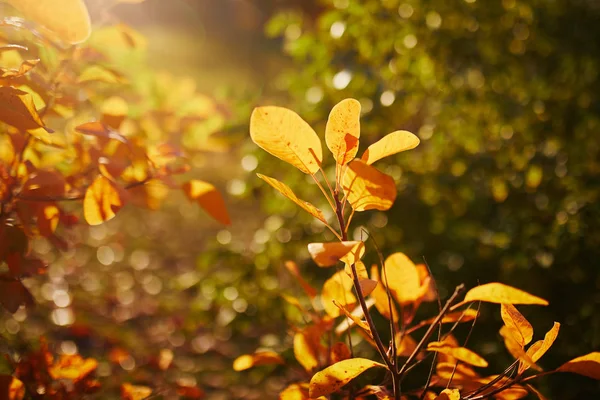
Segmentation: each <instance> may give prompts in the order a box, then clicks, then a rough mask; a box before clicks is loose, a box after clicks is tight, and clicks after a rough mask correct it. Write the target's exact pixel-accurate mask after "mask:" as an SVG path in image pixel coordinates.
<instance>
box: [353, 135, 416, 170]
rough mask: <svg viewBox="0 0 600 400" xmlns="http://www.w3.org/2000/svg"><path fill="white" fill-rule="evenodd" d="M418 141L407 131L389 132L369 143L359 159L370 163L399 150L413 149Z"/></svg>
mask: <svg viewBox="0 0 600 400" xmlns="http://www.w3.org/2000/svg"><path fill="white" fill-rule="evenodd" d="M419 143H420V140H419V138H418V137H416V136H415V135H413V134H412V133H410V132H408V131H395V132H392V133H389V134H387V135H385V136H384V137H382V138H381V139H379V140H378V141H377V142H375V143H373V144H372V145H370V146H369V147H368V148H367V150H365V152H364V153H363V155H362V157H361V160H363V161H364V162H365V163H367V164H369V165H371V164H373V163H374V162H375V161H378V160H381V159H382V158H384V157H387V156H391V155H392V154H396V153H400V152H401V151H405V150H410V149H414V148H415V147H417V146H418V145H419Z"/></svg>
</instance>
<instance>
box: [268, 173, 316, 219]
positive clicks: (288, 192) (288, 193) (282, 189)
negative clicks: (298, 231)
mask: <svg viewBox="0 0 600 400" xmlns="http://www.w3.org/2000/svg"><path fill="white" fill-rule="evenodd" d="M256 175H257V176H258V177H259V178H260V179H262V180H263V181H265V182H267V183H268V184H269V185H271V186H273V187H274V188H275V189H276V190H277V191H278V192H279V193H281V194H282V195H284V196H285V197H287V198H288V199H290V200H291V201H293V202H294V203H296V204H297V205H299V206H300V207H301V208H302V209H303V210H304V211H306V212H308V213H309V214H310V215H312V216H313V217H315V218H317V219H318V220H319V221H321V222H323V223H324V224H327V220H326V219H325V216H324V215H323V212H322V211H321V210H319V209H318V208H317V207H315V206H314V205H312V204H311V203H309V202H307V201H304V200H300V199H299V198H298V197H297V196H296V194H295V193H294V192H293V191H292V189H290V187H289V186H288V185H286V184H285V183H283V182H280V181H278V180H277V179H275V178H270V177H268V176H266V175H262V174H256Z"/></svg>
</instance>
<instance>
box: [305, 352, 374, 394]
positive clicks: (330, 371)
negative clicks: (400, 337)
mask: <svg viewBox="0 0 600 400" xmlns="http://www.w3.org/2000/svg"><path fill="white" fill-rule="evenodd" d="M373 367H383V368H385V365H383V364H380V363H378V362H375V361H371V360H368V359H366V358H351V359H349V360H343V361H340V362H338V363H335V364H333V365H331V366H329V367H327V368H325V369H324V370H322V371H319V372H317V373H316V374H315V375H314V376H313V377H312V379H311V380H310V390H309V394H310V397H311V398H314V397H318V396H325V395H328V394H329V393H333V392H337V391H338V390H339V389H341V388H342V386H344V385H345V384H347V383H348V382H350V381H351V380H352V379H354V378H356V377H357V376H358V375H360V374H362V373H363V372H365V371H366V370H367V369H370V368H373Z"/></svg>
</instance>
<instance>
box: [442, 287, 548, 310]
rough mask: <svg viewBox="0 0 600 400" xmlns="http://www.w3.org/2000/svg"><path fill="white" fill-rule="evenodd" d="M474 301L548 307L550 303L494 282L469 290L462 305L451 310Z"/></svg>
mask: <svg viewBox="0 0 600 400" xmlns="http://www.w3.org/2000/svg"><path fill="white" fill-rule="evenodd" d="M472 301H485V302H488V303H498V304H503V303H504V304H538V305H542V306H547V305H548V302H547V301H546V300H544V299H542V298H539V297H537V296H534V295H532V294H529V293H527V292H524V291H522V290H519V289H517V288H514V287H512V286H508V285H504V284H502V283H498V282H493V283H486V284H485V285H480V286H476V287H474V288H473V289H471V290H469V291H468V292H467V294H466V295H465V299H464V300H463V301H461V302H460V303H457V304H455V305H454V306H453V307H452V308H451V309H452V310H455V309H456V308H458V307H460V306H462V305H463V304H465V303H469V302H472Z"/></svg>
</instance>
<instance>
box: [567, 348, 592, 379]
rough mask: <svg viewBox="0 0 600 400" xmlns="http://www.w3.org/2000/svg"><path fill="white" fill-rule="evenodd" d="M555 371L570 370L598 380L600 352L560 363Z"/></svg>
mask: <svg viewBox="0 0 600 400" xmlns="http://www.w3.org/2000/svg"><path fill="white" fill-rule="evenodd" d="M557 371H560V372H572V373H574V374H579V375H585V376H588V377H590V378H593V379H598V380H600V352H597V351H596V352H593V353H590V354H586V355H585V356H581V357H577V358H574V359H572V360H571V361H569V362H566V363H564V364H563V365H561V366H560V367H559V368H558V369H557Z"/></svg>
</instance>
